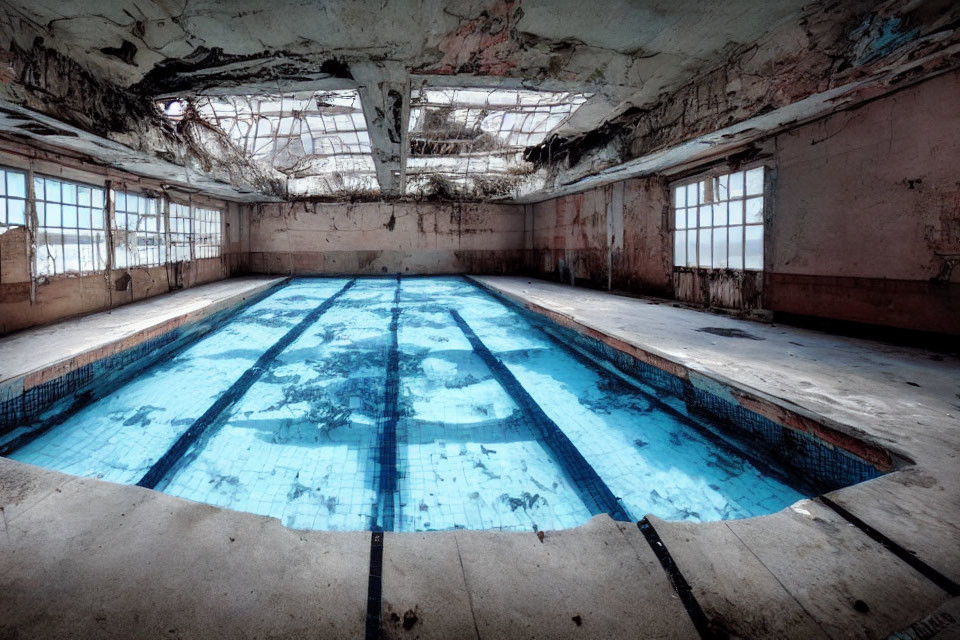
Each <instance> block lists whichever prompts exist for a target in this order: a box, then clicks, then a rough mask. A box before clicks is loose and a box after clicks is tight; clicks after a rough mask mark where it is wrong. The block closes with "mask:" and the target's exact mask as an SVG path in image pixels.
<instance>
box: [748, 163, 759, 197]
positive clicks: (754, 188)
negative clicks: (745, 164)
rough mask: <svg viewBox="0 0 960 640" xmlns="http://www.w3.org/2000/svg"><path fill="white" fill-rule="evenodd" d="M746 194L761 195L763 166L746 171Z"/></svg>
mask: <svg viewBox="0 0 960 640" xmlns="http://www.w3.org/2000/svg"><path fill="white" fill-rule="evenodd" d="M747 195H748V196H759V195H763V167H757V168H756V169H750V171H747Z"/></svg>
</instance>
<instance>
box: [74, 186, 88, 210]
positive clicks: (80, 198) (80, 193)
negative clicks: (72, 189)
mask: <svg viewBox="0 0 960 640" xmlns="http://www.w3.org/2000/svg"><path fill="white" fill-rule="evenodd" d="M77 204H79V205H80V206H83V207H89V206H90V187H79V188H78V189H77Z"/></svg>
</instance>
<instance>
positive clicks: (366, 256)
mask: <svg viewBox="0 0 960 640" xmlns="http://www.w3.org/2000/svg"><path fill="white" fill-rule="evenodd" d="M243 215H244V216H246V217H247V218H248V219H249V225H250V270H251V272H252V273H268V274H333V273H347V274H352V273H356V274H379V273H404V274H427V273H516V272H518V271H520V270H522V269H523V265H524V254H525V252H524V209H523V207H522V206H520V205H497V204H460V203H438V202H436V203H435V202H403V201H401V202H362V203H306V202H293V203H282V204H268V205H255V206H245V207H244V208H243Z"/></svg>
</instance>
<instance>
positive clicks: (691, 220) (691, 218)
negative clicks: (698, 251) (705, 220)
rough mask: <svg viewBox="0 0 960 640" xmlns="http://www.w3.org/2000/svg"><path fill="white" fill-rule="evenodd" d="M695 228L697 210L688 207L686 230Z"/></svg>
mask: <svg viewBox="0 0 960 640" xmlns="http://www.w3.org/2000/svg"><path fill="white" fill-rule="evenodd" d="M696 228H697V208H696V207H690V208H689V209H687V229H696Z"/></svg>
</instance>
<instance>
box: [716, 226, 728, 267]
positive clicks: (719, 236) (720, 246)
mask: <svg viewBox="0 0 960 640" xmlns="http://www.w3.org/2000/svg"><path fill="white" fill-rule="evenodd" d="M726 267H727V228H726V227H719V228H717V229H714V230H713V268H714V269H726Z"/></svg>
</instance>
